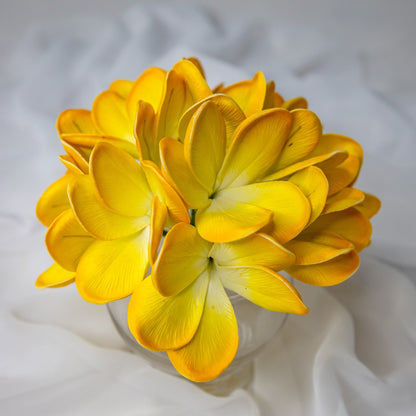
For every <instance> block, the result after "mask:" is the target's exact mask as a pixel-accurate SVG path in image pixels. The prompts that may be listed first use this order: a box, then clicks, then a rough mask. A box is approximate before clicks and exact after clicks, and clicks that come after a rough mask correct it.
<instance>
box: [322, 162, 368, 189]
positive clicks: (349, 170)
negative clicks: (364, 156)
mask: <svg viewBox="0 0 416 416" xmlns="http://www.w3.org/2000/svg"><path fill="white" fill-rule="evenodd" d="M318 166H319V167H320V168H321V169H322V170H323V171H324V173H325V176H326V177H327V179H328V184H329V190H328V195H334V194H336V193H337V192H339V191H341V190H342V189H343V188H345V187H346V186H350V185H352V184H353V183H354V182H355V179H356V178H357V176H358V173H359V171H360V161H359V160H358V158H356V157H355V156H348V159H347V160H345V162H342V163H340V164H339V165H338V166H336V167H332V168H325V167H323V166H322V165H318Z"/></svg>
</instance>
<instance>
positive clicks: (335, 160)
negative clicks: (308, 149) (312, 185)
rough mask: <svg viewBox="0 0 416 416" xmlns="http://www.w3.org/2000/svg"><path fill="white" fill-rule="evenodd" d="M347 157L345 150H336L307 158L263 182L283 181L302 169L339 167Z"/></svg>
mask: <svg viewBox="0 0 416 416" xmlns="http://www.w3.org/2000/svg"><path fill="white" fill-rule="evenodd" d="M347 157H348V153H347V152H346V151H345V150H338V151H335V152H331V153H324V154H322V155H319V156H314V157H310V158H307V159H306V160H302V161H300V162H296V163H294V164H293V165H290V166H287V167H286V168H283V169H280V170H278V171H276V172H274V173H272V174H270V175H268V176H266V177H265V178H264V180H276V179H283V178H286V177H287V176H290V175H292V174H293V173H295V172H298V171H300V170H302V169H305V168H307V167H309V166H313V165H317V166H318V167H320V165H321V164H322V165H325V166H326V167H332V166H337V165H339V164H340V163H341V162H342V161H344V160H345V159H346V158H347Z"/></svg>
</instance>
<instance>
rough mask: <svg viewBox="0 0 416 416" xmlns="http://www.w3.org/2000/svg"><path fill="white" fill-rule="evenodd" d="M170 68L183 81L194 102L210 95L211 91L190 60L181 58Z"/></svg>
mask: <svg viewBox="0 0 416 416" xmlns="http://www.w3.org/2000/svg"><path fill="white" fill-rule="evenodd" d="M172 70H173V71H175V72H176V74H178V75H179V76H180V77H182V79H183V80H184V81H185V84H186V86H187V90H188V93H189V95H190V96H191V98H192V101H193V102H194V103H195V102H197V101H200V100H203V99H204V98H205V97H208V96H209V95H212V91H211V89H210V88H209V86H208V84H207V82H206V81H205V79H204V77H203V75H202V74H201V72H200V70H199V68H198V67H197V66H196V65H194V64H193V63H192V62H191V61H188V60H186V59H182V60H180V61H179V62H177V63H176V64H175V65H174V66H173V68H172Z"/></svg>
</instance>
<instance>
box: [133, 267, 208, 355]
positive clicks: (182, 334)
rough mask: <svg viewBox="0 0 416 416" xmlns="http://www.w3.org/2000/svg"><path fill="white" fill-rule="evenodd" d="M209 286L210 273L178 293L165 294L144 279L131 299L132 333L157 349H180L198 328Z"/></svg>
mask: <svg viewBox="0 0 416 416" xmlns="http://www.w3.org/2000/svg"><path fill="white" fill-rule="evenodd" d="M207 287H208V273H207V272H204V273H203V275H201V276H200V277H199V278H198V279H197V280H196V281H195V282H193V283H192V284H191V285H189V286H188V287H187V288H186V289H184V290H183V291H182V292H180V293H178V294H177V295H175V296H168V297H165V296H162V295H161V294H160V293H159V292H158V291H157V290H156V289H155V288H154V287H153V284H152V278H151V277H147V278H146V279H144V280H143V281H142V282H141V283H140V284H139V286H138V287H137V289H136V290H135V291H134V293H133V296H132V297H131V299H130V303H129V309H128V312H127V319H128V324H129V328H130V331H131V333H132V334H133V336H134V337H135V338H136V339H137V341H138V342H139V343H140V344H141V345H143V346H144V347H146V348H148V349H150V350H154V351H165V350H168V349H177V348H180V347H183V346H184V345H185V344H187V343H188V342H189V341H191V339H192V338H193V336H194V335H195V332H196V330H197V329H198V325H199V322H200V320H201V315H202V311H203V309H204V303H205V296H206V293H207Z"/></svg>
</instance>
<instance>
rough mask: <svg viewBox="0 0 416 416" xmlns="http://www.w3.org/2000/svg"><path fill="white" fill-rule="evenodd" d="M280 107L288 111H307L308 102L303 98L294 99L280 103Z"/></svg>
mask: <svg viewBox="0 0 416 416" xmlns="http://www.w3.org/2000/svg"><path fill="white" fill-rule="evenodd" d="M281 107H282V108H285V109H286V110H289V111H292V110H296V109H307V108H308V101H307V100H306V98H303V97H295V98H291V99H290V100H287V101H285V102H284V103H282V105H281Z"/></svg>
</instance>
